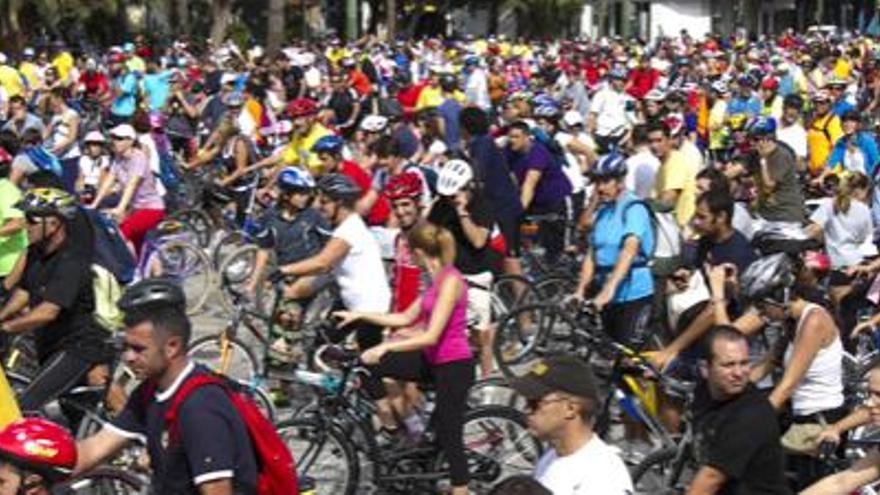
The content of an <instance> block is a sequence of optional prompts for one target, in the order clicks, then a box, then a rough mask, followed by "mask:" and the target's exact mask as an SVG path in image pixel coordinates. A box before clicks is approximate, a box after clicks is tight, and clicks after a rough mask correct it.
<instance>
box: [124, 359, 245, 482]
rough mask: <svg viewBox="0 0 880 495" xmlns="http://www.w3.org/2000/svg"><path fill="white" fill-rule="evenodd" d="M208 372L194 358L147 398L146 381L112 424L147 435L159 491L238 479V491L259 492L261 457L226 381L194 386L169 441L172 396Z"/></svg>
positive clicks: (130, 435)
mask: <svg viewBox="0 0 880 495" xmlns="http://www.w3.org/2000/svg"><path fill="white" fill-rule="evenodd" d="M203 373H208V371H206V370H205V369H204V368H202V367H201V366H195V365H193V364H190V365H189V367H187V368H186V369H185V370H184V371H183V373H181V375H180V377H178V379H177V381H175V383H174V384H172V386H171V387H169V389H168V390H166V391H163V392H157V393H155V395H154V397H151V398H149V400H146V396H147V394H148V391H147V390H146V389H145V387H146V385H141V386H139V387H138V388H137V389H135V391H134V392H133V393H132V394H131V398H130V399H129V401H128V404H126V406H125V409H124V410H123V411H122V413H121V414H120V415H119V416H118V417H117V418H116V419H114V420H113V422H112V425H111V426H109V428H111V429H114V430H116V431H117V432H118V433H120V434H122V435H123V436H126V437H128V438H137V437H140V438H144V437H145V438H146V440H147V450H148V452H149V454H150V467H151V468H152V471H153V476H152V480H151V485H152V490H153V493H161V494H162V495H197V494H198V493H199V490H198V488H197V487H198V485H199V484H202V483H206V482H208V481H213V480H219V479H233V480H234V481H233V486H234V493H235V494H236V495H253V494H254V493H255V486H256V482H257V463H256V459H255V457H254V451H253V446H252V445H251V441H250V437H249V435H248V432H247V427H246V426H245V424H244V422H242V420H241V418H239V417H238V415H237V413H236V410H235V408H234V406H233V405H232V401H230V400H229V397H228V396H227V395H226V392H225V391H223V390H222V389H221V388H220V387H217V386H212V385H205V386H202V387H199V388H197V389H195V390H193V391H192V393H191V394H190V395H189V397H187V398H186V400H185V401H184V402H183V404H181V405H180V409H179V411H178V414H177V431H178V432H179V434H180V439H179V440H178V441H177V442H175V444H174V445H172V444H171V442H170V441H169V434H168V432H167V428H166V426H167V425H166V422H165V413H166V411H167V410H168V407H169V405H170V403H171V398H172V397H173V396H174V394H175V393H176V391H177V390H178V389H179V388H180V385H181V384H182V383H183V381H185V380H186V379H187V378H189V377H191V376H195V375H197V374H203Z"/></svg>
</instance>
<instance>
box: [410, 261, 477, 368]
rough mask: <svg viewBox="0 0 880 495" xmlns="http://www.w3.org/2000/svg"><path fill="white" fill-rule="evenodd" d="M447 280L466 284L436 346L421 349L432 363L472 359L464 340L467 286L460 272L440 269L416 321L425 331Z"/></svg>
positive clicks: (448, 267)
mask: <svg viewBox="0 0 880 495" xmlns="http://www.w3.org/2000/svg"><path fill="white" fill-rule="evenodd" d="M446 277H456V278H458V279H459V280H461V281H462V283H464V284H465V285H464V290H463V291H462V293H461V296H460V297H459V298H458V300H457V301H455V306H453V307H452V314H451V315H450V316H449V320H448V321H447V322H446V328H444V329H443V333H441V334H440V340H438V341H437V344H435V345H432V346H431V347H428V348H426V349H425V350H424V353H425V358H427V360H428V362H429V363H431V364H444V363H450V362H453V361H461V360H465V359H471V358H472V357H473V354H472V353H471V347H470V345H469V344H468V338H467V300H468V299H467V284H466V283H465V282H464V278H463V277H462V276H461V273H459V272H458V270H456V269H455V268H454V267H452V266H447V267H444V268H442V269H441V270H440V273H438V274H437V276H436V277H435V278H434V281H433V282H432V283H431V286H430V287H428V290H426V291H425V295H424V296H423V297H422V312H421V314H420V315H419V321H420V322H421V323H422V324H423V325H424V326H425V328H427V326H428V323H429V322H430V319H431V313H432V312H433V311H434V305H436V304H437V295H438V293H439V291H440V285H441V284H442V283H443V280H445V279H446Z"/></svg>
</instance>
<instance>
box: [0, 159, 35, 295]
mask: <svg viewBox="0 0 880 495" xmlns="http://www.w3.org/2000/svg"><path fill="white" fill-rule="evenodd" d="M11 161H12V157H10V156H9V154H8V153H6V152H5V151H4V150H3V149H2V148H0V303H2V302H5V301H6V296H8V295H9V291H10V290H11V289H12V288H13V287H14V286H15V284H16V283H17V282H18V279H19V278H20V277H21V272H22V270H23V269H24V261H25V260H24V258H23V257H22V255H23V254H24V253H25V250H26V249H27V244H28V243H27V231H26V229H25V227H26V224H25V219H24V214H23V213H22V212H21V210H19V209H18V208H16V207H15V205H16V203H18V201H19V200H21V197H22V193H21V190H19V188H18V187H17V186H16V185H15V184H13V183H12V181H10V180H9V169H10V162H11Z"/></svg>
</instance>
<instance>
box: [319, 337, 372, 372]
mask: <svg viewBox="0 0 880 495" xmlns="http://www.w3.org/2000/svg"><path fill="white" fill-rule="evenodd" d="M328 360H329V361H332V362H334V363H336V364H337V367H341V368H354V367H357V366H360V365H361V357H360V355H359V354H358V353H356V352H354V351H352V350H349V349H345V348H343V347H341V346H339V345H336V344H324V345H322V346H320V347H318V349H317V350H316V351H315V367H316V368H317V369H319V370H321V371H323V372H327V371H330V370H332V369H334V367H333V366H331V365H328V364H327V361H328Z"/></svg>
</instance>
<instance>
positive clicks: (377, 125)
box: [360, 115, 388, 132]
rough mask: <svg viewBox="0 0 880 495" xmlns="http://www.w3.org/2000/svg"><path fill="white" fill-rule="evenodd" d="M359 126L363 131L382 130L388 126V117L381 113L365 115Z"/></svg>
mask: <svg viewBox="0 0 880 495" xmlns="http://www.w3.org/2000/svg"><path fill="white" fill-rule="evenodd" d="M360 127H361V130H362V131H365V132H382V131H384V130H385V128H386V127H388V119H387V118H386V117H383V116H381V115H367V116H366V117H364V120H362V121H361V126H360Z"/></svg>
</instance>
